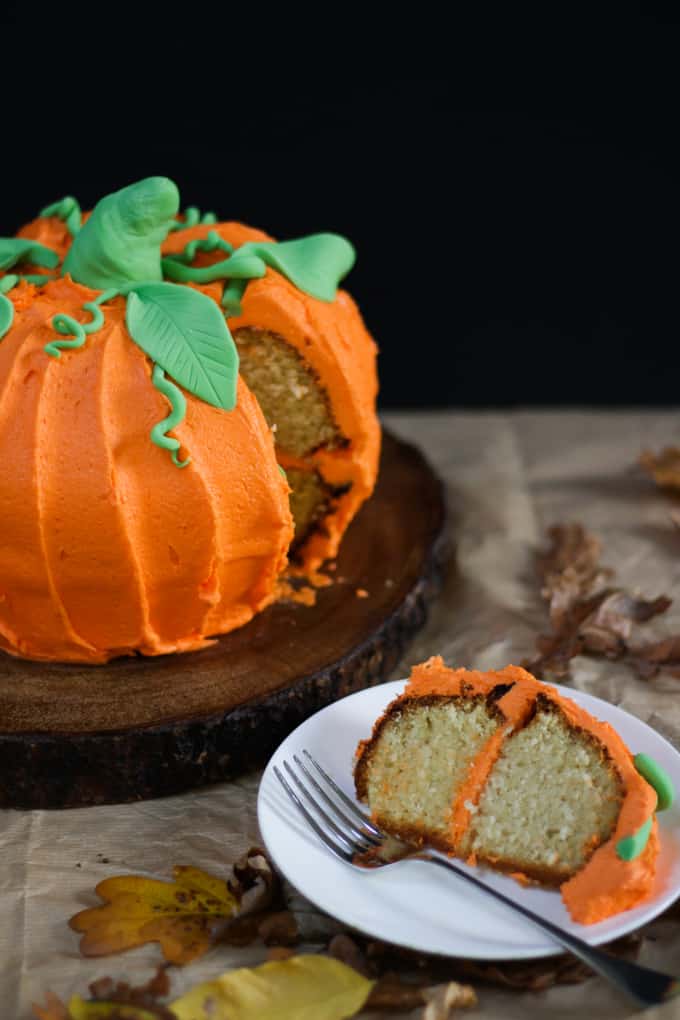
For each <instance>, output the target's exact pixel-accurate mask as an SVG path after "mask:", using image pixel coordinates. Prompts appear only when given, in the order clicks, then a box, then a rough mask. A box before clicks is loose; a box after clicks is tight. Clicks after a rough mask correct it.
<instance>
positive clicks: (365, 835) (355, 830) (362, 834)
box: [293, 754, 381, 846]
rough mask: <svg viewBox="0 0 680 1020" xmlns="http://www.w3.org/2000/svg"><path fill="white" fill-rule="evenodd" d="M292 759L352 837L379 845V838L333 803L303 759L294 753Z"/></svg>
mask: <svg viewBox="0 0 680 1020" xmlns="http://www.w3.org/2000/svg"><path fill="white" fill-rule="evenodd" d="M293 761H294V762H295V764H296V765H297V766H298V768H300V769H301V770H302V771H303V772H304V774H305V776H306V777H307V779H308V780H309V781H310V783H311V784H312V786H313V787H314V789H315V790H316V791H317V793H318V794H319V796H320V797H321V798H322V800H323V802H324V804H327V805H328V807H329V808H330V809H331V811H335V814H336V815H337V817H338V818H340V819H341V820H342V822H343V823H344V824H345V825H346V826H347V828H348V829H349V830H350V832H351V833H352V834H353V835H354V837H355V838H356V839H360V840H364V841H368V843H370V844H372V845H373V846H379V845H380V843H381V840H379V839H378V838H377V836H374V835H373V834H372V833H371V832H369V831H368V830H367V829H365V828H361V827H360V826H357V825H356V823H355V822H353V821H352V819H351V818H348V817H347V815H346V814H345V812H344V811H341V810H340V808H339V807H338V805H337V804H336V803H335V801H334V800H333V799H332V798H331V797H329V796H328V794H327V793H326V791H325V790H324V788H323V787H322V786H321V784H320V783H319V782H317V780H316V779H315V778H314V776H313V775H312V773H311V772H310V771H309V769H308V768H307V766H306V765H305V763H304V762H303V761H300V759H299V758H298V756H297V755H296V754H294V755H293Z"/></svg>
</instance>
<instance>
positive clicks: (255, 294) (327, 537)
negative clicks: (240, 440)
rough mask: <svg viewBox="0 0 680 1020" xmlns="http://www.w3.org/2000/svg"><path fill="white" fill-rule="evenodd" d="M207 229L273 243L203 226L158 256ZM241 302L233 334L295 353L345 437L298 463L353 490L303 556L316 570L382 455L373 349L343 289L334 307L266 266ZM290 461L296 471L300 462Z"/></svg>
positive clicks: (211, 257) (238, 229)
mask: <svg viewBox="0 0 680 1020" xmlns="http://www.w3.org/2000/svg"><path fill="white" fill-rule="evenodd" d="M211 230H216V231H217V233H218V234H220V235H221V236H222V237H223V238H224V239H225V240H226V241H228V242H229V243H230V244H232V245H234V246H235V247H238V246H239V245H241V244H244V243H245V242H246V241H269V240H271V238H270V237H269V236H268V235H267V234H265V233H263V232H262V231H260V230H255V229H253V228H252V227H247V226H244V225H243V224H241V223H218V224H203V225H200V226H196V227H191V228H187V229H184V230H178V231H176V232H175V233H172V234H170V235H169V237H168V238H167V240H166V241H165V243H164V245H163V252H164V253H165V254H168V253H175V252H180V251H182V250H183V249H184V248H185V247H186V245H187V244H188V243H189V241H192V240H194V239H196V238H203V237H205V236H206V235H207V234H208V233H209V232H210V231H211ZM221 258H224V253H219V252H218V253H216V254H215V253H199V254H198V255H197V258H196V262H195V264H196V265H206V264H210V263H212V262H216V261H219V259H221ZM200 289H201V290H203V291H204V292H205V293H208V294H210V295H211V296H212V297H213V298H214V299H215V300H217V301H219V300H220V298H221V295H222V286H221V285H220V284H217V285H215V284H209V285H207V286H205V287H201V288H200ZM241 304H242V311H243V314H242V315H240V316H238V317H235V318H230V319H229V327H230V329H231V330H232V331H235V330H237V329H239V328H241V327H243V326H250V327H259V328H260V329H266V330H269V331H271V332H273V333H277V334H278V335H279V336H281V337H282V338H283V339H284V340H286V341H287V342H288V343H289V344H290V345H291V346H292V347H294V348H295V349H296V350H298V351H299V353H300V354H301V355H302V357H303V358H304V360H305V361H306V362H307V364H309V365H310V366H311V368H312V369H313V371H314V372H315V373H316V375H317V376H318V378H319V380H320V383H321V385H322V387H323V388H324V390H325V391H326V394H327V396H328V399H329V402H330V406H331V411H332V414H333V417H334V419H335V421H336V423H337V425H338V427H339V429H340V431H341V432H342V434H343V435H344V436H345V437H346V438H347V439H348V440H349V442H348V444H347V446H345V447H343V448H342V449H337V450H323V449H321V450H319V451H317V452H316V453H314V454H312V455H311V456H310V457H308V458H305V459H304V461H303V462H302V464H303V465H304V466H306V467H307V468H309V469H310V470H312V469H316V470H317V471H319V473H320V475H321V477H322V478H323V479H324V480H325V481H326V482H327V483H329V484H330V485H332V486H338V487H342V486H346V485H349V486H350V488H349V489H348V491H347V492H345V493H344V494H343V495H341V496H340V497H339V498H338V500H337V503H336V505H335V507H334V509H333V511H332V512H331V513H330V514H329V515H328V516H327V517H325V518H324V522H323V530H319V531H316V532H314V534H313V535H312V536H311V537H310V539H309V540H308V541H307V542H306V543H305V546H304V549H303V550H302V551H301V555H302V558H303V560H304V565H305V566H306V567H309V568H312V569H314V568H316V567H318V566H319V565H320V564H321V563H322V562H323V561H324V560H325V559H332V558H333V557H334V556H335V555H336V554H337V551H338V547H339V544H340V540H341V538H342V536H343V534H344V532H345V530H346V529H347V526H348V525H349V523H350V521H351V520H352V518H353V517H354V515H355V514H356V512H357V510H358V509H359V507H360V506H361V504H362V503H363V502H364V501H365V500H366V499H367V498H368V497H369V496H370V494H371V492H372V491H373V487H374V485H375V480H376V476H377V472H378V457H379V454H380V425H379V422H378V418H377V415H376V411H375V401H376V394H377V390H378V379H377V373H376V353H377V349H376V346H375V343H374V342H373V340H372V339H371V337H370V335H369V333H368V332H367V330H366V327H365V326H364V323H363V321H362V318H361V315H360V313H359V311H358V309H357V306H356V305H355V303H354V301H353V300H352V298H351V297H350V296H349V294H347V293H346V292H345V291H343V290H339V291H338V293H337V297H336V299H335V301H333V302H325V301H319V300H317V299H316V298H313V297H310V296H309V295H308V294H305V293H303V292H302V291H300V290H298V289H297V288H296V287H295V286H293V284H292V283H289V281H288V280H287V279H286V278H285V277H284V276H282V275H281V274H280V273H278V272H276V271H275V270H272V269H267V274H266V276H264V277H263V278H262V279H260V280H252V281H251V282H250V283H249V284H248V287H247V289H246V292H245V295H244V297H243V300H242V302H241ZM278 456H279V459H280V462H281V463H282V465H283V466H284V467H285V466H286V465H288V466H292V461H291V459H290V457H288V456H287V454H286V451H279V452H278ZM295 463H296V465H297V466H301V465H300V461H299V460H298V461H296V462H295Z"/></svg>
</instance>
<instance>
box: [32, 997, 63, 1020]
mask: <svg viewBox="0 0 680 1020" xmlns="http://www.w3.org/2000/svg"><path fill="white" fill-rule="evenodd" d="M31 1009H32V1010H33V1015H34V1016H35V1017H36V1020H70V1014H69V1011H68V1010H67V1008H66V1006H65V1005H64V1003H63V1002H62V1001H61V999H58V998H57V996H56V995H54V994H53V993H52V992H48V993H47V996H46V1001H45V1005H44V1006H39V1005H38V1003H37V1002H34V1003H33V1004H32V1006H31Z"/></svg>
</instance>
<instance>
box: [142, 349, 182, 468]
mask: <svg viewBox="0 0 680 1020" xmlns="http://www.w3.org/2000/svg"><path fill="white" fill-rule="evenodd" d="M151 379H152V382H153V384H154V386H155V387H156V389H157V390H158V391H159V392H160V393H162V394H163V396H164V397H167V399H168V400H169V401H170V407H171V409H172V410H171V412H170V414H169V415H168V417H167V418H164V419H163V421H159V423H158V425H154V427H153V428H152V429H151V441H152V442H153V443H155V444H156V446H160V447H161V448H162V449H163V450H171V451H172V462H173V464H174V465H175V466H176V467H178V468H184V467H186V466H187V465H188V464H190V463H191V457H187V459H186V460H180V459H179V458H178V456H177V451H178V450H179V448H180V445H181V443H180V441H179V439H175V438H174V437H173V436H168V435H167V433H168V432H169V431H170V429H174V428H176V427H177V426H178V425H179V424H180V422H182V421H184V416H185V414H186V410H187V402H186V398H185V396H184V394H183V393H182V391H181V390H180V388H179V386H175V384H174V383H173V382H172V381H171V380H170V379H168V378H167V377H166V375H165V372H164V371H163V369H162V368H161V367H160V365H154V366H153V374H152V376H151Z"/></svg>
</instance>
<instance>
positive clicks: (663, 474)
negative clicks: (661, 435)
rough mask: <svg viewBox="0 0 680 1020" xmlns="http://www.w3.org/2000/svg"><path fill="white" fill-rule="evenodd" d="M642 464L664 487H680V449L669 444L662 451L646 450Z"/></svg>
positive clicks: (642, 455) (641, 459)
mask: <svg viewBox="0 0 680 1020" xmlns="http://www.w3.org/2000/svg"><path fill="white" fill-rule="evenodd" d="M640 464H641V465H642V467H643V468H644V469H645V471H647V472H648V473H649V474H650V475H651V476H652V478H653V479H654V481H655V482H656V484H657V485H659V486H660V487H661V488H663V489H680V449H678V447H677V446H667V447H665V448H664V449H663V450H662V451H661V453H653V452H652V451H651V450H645V451H644V452H643V453H642V454H641V455H640Z"/></svg>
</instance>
